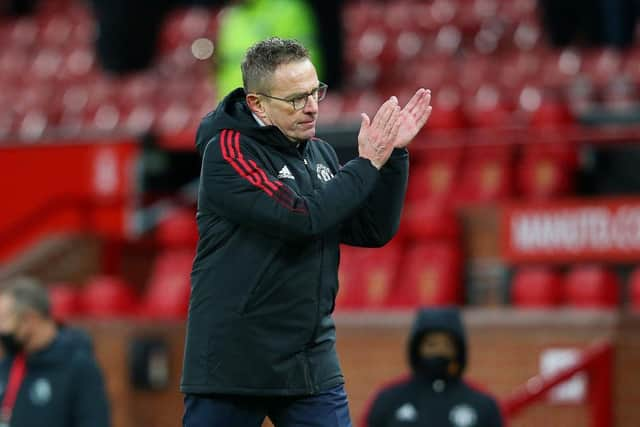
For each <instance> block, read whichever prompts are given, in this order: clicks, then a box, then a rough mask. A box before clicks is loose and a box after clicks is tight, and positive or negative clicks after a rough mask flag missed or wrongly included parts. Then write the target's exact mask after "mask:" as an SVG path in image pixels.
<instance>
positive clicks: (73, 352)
mask: <svg viewBox="0 0 640 427" xmlns="http://www.w3.org/2000/svg"><path fill="white" fill-rule="evenodd" d="M0 342H1V344H2V352H3V356H4V357H3V358H2V360H0V426H2V427H8V426H11V427H109V426H110V425H111V424H110V414H109V403H108V400H107V394H106V391H105V385H104V381H103V377H102V373H101V371H100V368H99V367H98V364H97V363H96V360H95V357H94V354H93V346H92V342H91V339H90V338H89V336H88V335H86V334H85V333H84V332H82V331H80V330H78V329H73V328H69V327H64V326H59V325H57V324H56V322H55V321H54V320H53V319H52V317H51V309H50V302H49V297H48V294H47V291H46V289H44V288H43V287H42V286H41V285H40V284H39V283H38V282H37V281H35V280H34V279H28V278H18V279H13V280H11V281H9V282H8V283H5V284H3V287H2V289H0Z"/></svg>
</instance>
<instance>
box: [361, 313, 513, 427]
mask: <svg viewBox="0 0 640 427" xmlns="http://www.w3.org/2000/svg"><path fill="white" fill-rule="evenodd" d="M408 350H409V363H410V365H411V369H412V371H413V372H412V375H411V376H410V377H409V378H408V379H403V380H401V381H399V382H395V383H393V384H392V385H390V386H387V387H385V388H383V389H382V390H381V391H380V392H378V394H377V396H376V397H375V399H374V401H373V403H372V405H371V407H370V410H369V411H368V413H367V414H366V421H365V422H366V424H365V425H366V426H368V427H392V426H399V425H409V424H406V423H411V424H410V425H416V426H422V427H500V426H502V425H503V422H502V417H501V415H500V410H499V408H498V404H497V402H496V401H495V399H493V398H492V397H490V396H489V395H487V394H485V393H483V392H481V391H478V390H476V389H474V388H472V387H471V386H469V385H468V384H467V383H466V382H465V381H464V380H463V379H462V374H463V372H464V369H465V367H466V363H467V342H466V337H465V331H464V326H463V324H462V320H461V318H460V313H459V311H458V310H457V309H456V308H433V309H422V310H420V311H419V312H418V315H417V317H416V320H415V322H414V325H413V329H412V332H411V335H410V338H409V348H408Z"/></svg>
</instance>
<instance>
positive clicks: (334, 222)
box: [180, 38, 431, 427]
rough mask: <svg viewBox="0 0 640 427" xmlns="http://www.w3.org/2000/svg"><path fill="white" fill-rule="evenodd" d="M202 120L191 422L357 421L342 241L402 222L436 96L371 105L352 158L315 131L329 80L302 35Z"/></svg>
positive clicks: (380, 237) (275, 41)
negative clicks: (345, 325) (413, 164)
mask: <svg viewBox="0 0 640 427" xmlns="http://www.w3.org/2000/svg"><path fill="white" fill-rule="evenodd" d="M241 69H242V75H243V85H244V87H243V88H238V89H236V90H234V91H232V92H231V93H230V94H229V95H227V96H226V97H225V99H224V100H223V101H222V102H221V103H220V104H219V105H218V107H217V108H216V110H215V111H213V112H211V113H210V114H208V115H207V116H206V117H205V118H204V119H203V120H202V123H201V124H200V127H199V129H198V132H197V135H196V145H197V148H198V150H199V152H200V154H201V156H202V169H201V176H200V186H199V193H198V211H197V216H196V219H197V223H198V229H199V241H198V246H197V252H196V256H195V260H194V263H193V270H192V274H191V297H190V298H191V299H190V304H189V314H188V320H187V333H186V341H185V353H184V362H183V374H182V381H181V387H180V388H181V391H182V392H183V393H184V394H185V399H184V401H185V412H184V416H183V425H184V426H187V427H196V426H198V427H200V426H202V427H205V426H206V427H209V426H234V427H243V426H248V427H249V426H255V427H259V426H260V425H261V424H262V422H263V420H264V419H265V417H269V418H270V419H271V421H272V422H273V423H274V424H275V425H276V426H277V427H287V426H300V425H305V426H341V427H345V426H350V425H351V421H350V417H349V411H348V404H347V397H346V394H345V391H344V387H343V383H344V378H343V376H342V372H341V369H340V365H339V362H338V357H337V354H336V349H335V339H336V336H335V325H334V322H333V319H332V316H331V314H332V312H333V308H334V304H335V297H336V293H337V292H338V262H339V244H340V243H345V244H349V245H357V246H369V247H377V246H382V245H384V244H385V243H387V242H388V241H389V240H390V239H391V238H392V237H393V235H394V234H395V232H396V231H397V228H398V224H399V220H400V213H401V210H402V203H403V199H404V195H405V190H406V185H407V178H408V167H409V159H408V152H407V149H406V147H407V145H408V144H409V143H410V142H411V140H412V139H413V138H414V136H415V135H416V133H417V132H418V131H419V130H420V129H421V128H422V126H423V125H424V123H425V122H426V120H427V118H428V116H429V114H430V112H431V107H430V106H429V102H430V93H429V92H428V91H426V90H424V89H420V90H418V91H417V92H416V94H415V95H414V96H413V97H412V99H411V100H410V101H409V102H408V103H407V105H406V106H405V107H403V108H401V107H400V106H399V105H398V100H397V99H396V98H395V97H391V98H389V99H388V100H387V101H386V102H385V103H384V104H383V105H382V106H381V107H380V109H379V110H378V112H377V113H376V114H375V116H374V118H373V119H370V118H369V116H367V115H366V114H363V115H362V123H361V127H360V132H359V135H358V150H359V157H357V158H355V159H353V160H351V161H349V162H348V163H346V164H345V165H344V166H340V165H339V164H338V158H337V156H336V154H335V152H334V150H333V149H332V147H331V146H330V145H329V144H327V143H326V142H324V141H322V140H320V139H317V138H315V129H316V120H317V117H318V103H319V102H320V101H321V100H322V99H323V98H324V96H325V94H326V91H327V87H326V85H325V84H323V83H321V82H320V81H319V80H318V76H317V74H316V71H315V68H314V66H313V64H312V62H311V60H310V59H309V52H308V51H307V49H306V48H305V47H304V46H302V45H301V44H300V43H298V42H296V41H294V40H286V39H280V38H270V39H267V40H263V41H261V42H258V43H256V44H254V45H253V46H252V47H250V48H249V49H248V51H247V53H246V55H245V58H244V60H243V63H242V66H241Z"/></svg>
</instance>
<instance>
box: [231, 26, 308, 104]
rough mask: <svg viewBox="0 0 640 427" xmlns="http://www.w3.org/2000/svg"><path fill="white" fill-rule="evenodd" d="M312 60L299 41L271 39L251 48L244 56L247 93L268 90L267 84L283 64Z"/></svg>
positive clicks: (243, 80) (244, 81) (242, 67)
mask: <svg viewBox="0 0 640 427" xmlns="http://www.w3.org/2000/svg"><path fill="white" fill-rule="evenodd" d="M304 59H310V56H309V51H308V50H307V48H306V47H304V46H303V45H302V44H301V43H300V42H299V41H297V40H293V39H281V38H279V37H271V38H268V39H266V40H262V41H260V42H258V43H256V44H254V45H253V46H251V47H250V48H249V49H248V50H247V53H246V54H245V56H244V61H242V65H241V66H240V68H241V69H242V84H243V85H244V90H245V91H246V92H254V91H263V90H266V89H267V88H266V87H265V86H266V82H265V80H267V79H268V78H270V77H271V75H272V74H273V73H274V71H275V70H276V68H278V66H279V65H282V64H288V63H291V62H297V61H302V60H304Z"/></svg>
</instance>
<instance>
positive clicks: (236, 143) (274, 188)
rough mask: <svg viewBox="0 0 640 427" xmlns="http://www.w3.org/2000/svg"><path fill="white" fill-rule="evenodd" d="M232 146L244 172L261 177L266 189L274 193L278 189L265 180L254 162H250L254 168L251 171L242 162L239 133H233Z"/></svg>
mask: <svg viewBox="0 0 640 427" xmlns="http://www.w3.org/2000/svg"><path fill="white" fill-rule="evenodd" d="M234 144H235V149H236V157H237V158H238V161H239V162H240V164H241V165H242V166H244V168H245V170H246V171H247V172H248V173H251V174H252V175H253V176H256V175H258V176H259V177H261V178H262V179H263V182H264V183H265V185H266V186H267V187H269V188H271V190H273V191H276V190H277V189H278V187H277V186H276V185H275V184H274V183H273V182H271V181H270V180H269V178H267V175H266V174H265V173H264V171H263V170H262V169H260V167H259V166H258V165H257V164H256V162H252V165H253V167H254V169H252V168H251V167H250V166H249V165H248V164H247V162H246V161H245V160H244V156H243V155H242V151H240V132H235V139H234Z"/></svg>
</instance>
